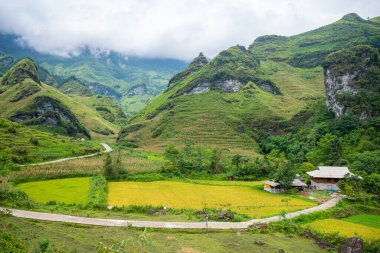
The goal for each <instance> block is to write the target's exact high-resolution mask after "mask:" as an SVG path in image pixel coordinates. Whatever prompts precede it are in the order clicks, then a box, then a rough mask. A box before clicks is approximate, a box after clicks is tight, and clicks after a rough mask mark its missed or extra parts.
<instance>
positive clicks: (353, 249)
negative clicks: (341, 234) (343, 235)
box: [338, 237, 363, 253]
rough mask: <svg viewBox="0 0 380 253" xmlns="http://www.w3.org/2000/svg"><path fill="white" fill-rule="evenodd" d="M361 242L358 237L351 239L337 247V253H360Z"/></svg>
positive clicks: (361, 248)
mask: <svg viewBox="0 0 380 253" xmlns="http://www.w3.org/2000/svg"><path fill="white" fill-rule="evenodd" d="M362 252H363V240H362V239H361V238H358V237H351V238H348V239H347V240H346V242H345V243H343V244H342V245H340V246H339V249H338V253H362Z"/></svg>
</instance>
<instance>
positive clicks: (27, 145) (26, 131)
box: [0, 118, 99, 175]
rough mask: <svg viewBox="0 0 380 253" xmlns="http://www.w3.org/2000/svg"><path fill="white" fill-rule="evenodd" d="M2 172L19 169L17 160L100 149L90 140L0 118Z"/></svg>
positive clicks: (59, 156)
mask: <svg viewBox="0 0 380 253" xmlns="http://www.w3.org/2000/svg"><path fill="white" fill-rule="evenodd" d="M0 142H1V146H0V175H4V174H6V173H8V172H9V171H16V170H18V166H15V165H14V164H15V163H16V164H25V163H33V162H42V161H48V160H53V159H56V158H62V157H72V156H79V155H84V154H89V153H96V152H97V151H99V146H98V144H96V147H95V145H94V143H92V142H88V141H80V140H75V139H72V138H69V137H65V136H61V135H57V134H52V133H47V132H44V131H39V130H36V129H33V128H30V127H27V126H24V125H21V124H18V123H14V122H11V121H9V120H6V119H3V118H0Z"/></svg>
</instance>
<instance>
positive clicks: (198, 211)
mask: <svg viewBox="0 0 380 253" xmlns="http://www.w3.org/2000/svg"><path fill="white" fill-rule="evenodd" d="M194 214H195V215H206V214H207V212H206V211H205V210H197V211H195V212H194Z"/></svg>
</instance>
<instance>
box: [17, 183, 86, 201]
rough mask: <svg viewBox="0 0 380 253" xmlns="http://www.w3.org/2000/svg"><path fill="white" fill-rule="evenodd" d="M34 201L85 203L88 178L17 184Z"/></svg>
mask: <svg viewBox="0 0 380 253" xmlns="http://www.w3.org/2000/svg"><path fill="white" fill-rule="evenodd" d="M16 187H17V189H19V190H22V191H24V192H26V194H28V196H29V197H30V198H31V199H32V200H33V201H36V202H41V203H45V202H48V201H53V200H54V201H56V202H57V203H66V204H72V203H75V204H85V203H86V201H87V198H88V194H89V189H90V178H89V177H81V178H67V179H55V180H46V181H38V182H30V183H23V184H18V185H17V186H16Z"/></svg>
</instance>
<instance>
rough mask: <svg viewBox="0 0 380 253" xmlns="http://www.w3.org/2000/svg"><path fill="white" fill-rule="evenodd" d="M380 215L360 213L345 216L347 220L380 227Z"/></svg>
mask: <svg viewBox="0 0 380 253" xmlns="http://www.w3.org/2000/svg"><path fill="white" fill-rule="evenodd" d="M379 218H380V215H375V214H359V215H355V216H351V217H348V218H345V219H344V220H345V221H348V222H352V223H357V224H361V225H364V226H367V227H373V228H377V229H380V219H379Z"/></svg>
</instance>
